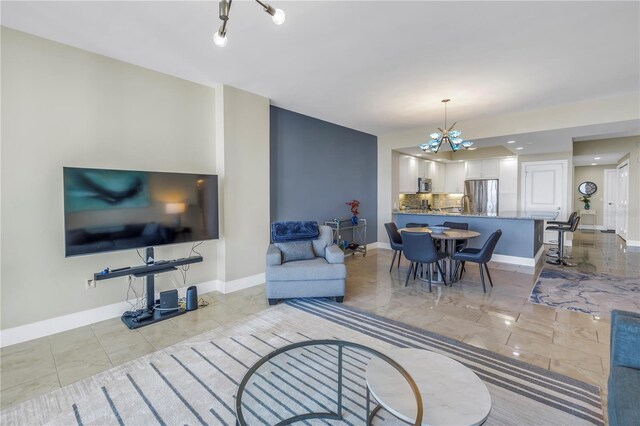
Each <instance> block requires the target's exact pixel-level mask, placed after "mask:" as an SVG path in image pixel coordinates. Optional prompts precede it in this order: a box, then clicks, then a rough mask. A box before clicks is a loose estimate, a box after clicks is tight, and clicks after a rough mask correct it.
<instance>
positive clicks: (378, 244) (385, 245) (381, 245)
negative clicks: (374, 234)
mask: <svg viewBox="0 0 640 426" xmlns="http://www.w3.org/2000/svg"><path fill="white" fill-rule="evenodd" d="M373 249H386V250H391V245H390V244H389V243H383V242H381V241H378V242H375V243H369V244H367V250H373Z"/></svg>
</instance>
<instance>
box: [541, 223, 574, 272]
mask: <svg viewBox="0 0 640 426" xmlns="http://www.w3.org/2000/svg"><path fill="white" fill-rule="evenodd" d="M578 223H580V216H578V215H577V214H576V216H575V217H574V218H573V222H572V223H571V226H563V225H551V226H547V227H546V230H547V231H558V258H557V259H556V260H547V263H548V264H549V265H557V266H569V267H573V266H576V264H575V263H568V262H567V261H566V259H567V258H566V257H565V256H564V233H565V232H575V230H576V229H578Z"/></svg>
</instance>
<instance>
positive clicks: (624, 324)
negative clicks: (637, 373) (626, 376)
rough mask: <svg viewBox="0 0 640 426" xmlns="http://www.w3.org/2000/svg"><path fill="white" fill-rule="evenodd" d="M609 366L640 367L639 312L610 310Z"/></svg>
mask: <svg viewBox="0 0 640 426" xmlns="http://www.w3.org/2000/svg"><path fill="white" fill-rule="evenodd" d="M611 366H612V367H614V366H620V367H629V368H635V369H640V313H635V312H625V311H618V310H614V311H612V312H611Z"/></svg>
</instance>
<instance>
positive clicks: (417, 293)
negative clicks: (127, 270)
mask: <svg viewBox="0 0 640 426" xmlns="http://www.w3.org/2000/svg"><path fill="white" fill-rule="evenodd" d="M572 252H573V255H574V257H575V261H576V262H577V263H578V264H579V266H578V269H579V270H581V271H582V272H595V271H598V272H607V273H612V274H616V275H631V274H635V275H636V276H637V275H640V270H639V268H640V251H632V250H627V249H626V248H625V246H624V243H623V242H622V240H620V239H619V238H618V237H616V236H615V235H613V234H603V233H600V232H598V233H595V234H590V233H586V232H583V233H580V232H578V233H576V238H575V239H574V247H573V249H572ZM390 262H391V252H390V251H388V250H372V251H370V252H369V254H368V255H367V256H366V257H365V258H362V257H361V256H357V257H348V258H347V260H346V264H347V269H348V279H347V295H346V297H345V304H347V305H350V306H355V307H358V308H360V309H364V310H367V311H370V312H373V313H376V314H379V315H382V316H385V317H389V318H392V319H396V320H399V321H402V322H405V323H408V324H412V325H415V326H418V327H422V328H425V329H428V330H431V331H433V332H436V333H440V334H442V335H445V336H448V337H451V338H454V339H457V340H461V341H464V342H467V343H469V344H471V345H474V346H478V347H482V348H485V349H488V350H491V351H494V352H498V353H501V354H503V355H506V356H509V357H512V358H517V359H520V360H522V361H525V362H528V363H531V364H534V365H537V366H539V367H542V368H546V369H549V370H552V371H556V372H559V373H562V374H566V375H568V376H571V377H574V378H576V379H580V380H583V381H586V382H589V383H594V384H596V385H599V386H601V387H602V388H603V398H604V399H605V402H606V378H607V376H608V366H609V321H608V319H607V318H596V317H593V316H590V315H586V314H580V313H575V312H570V311H566V310H561V309H556V308H550V307H546V306H541V305H534V304H531V303H529V302H528V301H527V300H528V297H529V293H530V291H531V288H532V286H533V284H534V280H535V279H536V276H537V272H538V271H539V269H540V267H541V265H538V268H536V271H531V270H527V269H526V268H520V267H513V266H510V265H504V264H494V265H491V269H492V276H493V279H494V283H495V287H493V288H491V289H489V290H488V291H487V293H486V294H484V293H483V292H482V288H481V286H480V284H479V282H478V280H479V273H478V271H477V269H476V268H474V267H473V266H471V267H469V268H468V273H467V275H465V279H464V280H463V281H462V282H460V283H456V284H455V285H454V286H453V287H446V288H443V287H441V286H438V285H436V286H434V288H433V292H432V293H429V292H428V290H427V288H426V285H424V284H422V283H420V282H413V281H409V285H408V286H407V287H404V277H405V274H406V271H407V268H408V264H407V262H406V261H403V263H402V264H401V266H400V269H399V270H398V269H397V268H394V269H393V271H392V272H391V273H389V270H388V269H389V264H390ZM532 272H534V273H533V274H532ZM203 297H204V298H205V299H206V300H207V301H209V302H210V305H209V306H208V307H206V308H203V309H199V310H198V311H196V312H192V313H190V314H187V315H184V316H181V317H178V318H174V319H171V320H167V321H164V322H162V323H159V324H156V325H153V326H149V327H145V328H142V329H139V330H128V329H127V328H126V327H125V326H124V325H123V324H122V322H121V321H120V319H119V318H114V319H112V320H107V321H103V322H100V323H96V324H93V325H91V326H85V327H81V328H78V329H75V330H70V331H67V332H64V333H59V334H56V335H53V336H49V337H44V338H41V339H37V340H33V341H30V342H25V343H21V344H18V345H14V346H10V347H7V348H3V349H2V350H1V355H2V360H1V364H0V375H1V379H2V380H1V383H0V386H1V388H0V390H1V407H2V408H6V407H9V406H11V405H14V404H17V403H19V402H21V401H24V400H27V399H29V398H33V397H35V396H37V395H39V394H42V393H45V392H48V391H51V390H54V389H56V388H59V387H60V386H65V385H67V384H70V383H73V382H75V381H77V380H80V379H83V378H85V377H89V376H91V375H93V374H96V373H98V372H101V371H104V370H106V369H108V368H110V367H112V366H115V365H119V364H122V363H125V362H127V361H130V360H132V359H135V358H137V357H140V356H142V355H145V354H147V353H150V352H153V351H155V350H160V349H162V348H165V347H167V346H170V345H172V344H174V343H177V342H179V341H181V340H184V339H186V338H187V337H189V336H193V335H197V334H200V333H202V332H204V331H207V330H210V329H212V328H214V327H216V326H217V325H220V324H224V323H227V322H230V321H234V320H237V319H240V318H243V317H245V316H248V315H251V314H253V313H256V312H259V311H261V310H264V309H267V308H268V305H267V303H266V300H265V296H264V285H261V286H257V287H253V288H250V289H248V290H244V291H240V292H236V293H231V294H227V295H223V294H218V293H209V294H205V295H203Z"/></svg>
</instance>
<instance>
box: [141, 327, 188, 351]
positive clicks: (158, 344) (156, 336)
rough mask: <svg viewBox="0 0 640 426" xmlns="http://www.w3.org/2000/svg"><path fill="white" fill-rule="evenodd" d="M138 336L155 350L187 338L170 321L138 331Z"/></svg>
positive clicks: (184, 333) (186, 335)
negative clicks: (142, 337)
mask: <svg viewBox="0 0 640 426" xmlns="http://www.w3.org/2000/svg"><path fill="white" fill-rule="evenodd" d="M139 330H140V334H142V336H144V338H145V339H146V340H147V341H148V342H149V343H151V345H153V347H154V348H156V349H163V348H166V347H167V346H171V345H173V344H175V343H178V342H181V341H183V340H186V339H187V338H188V337H189V334H187V333H186V332H185V331H184V330H181V329H180V327H178V325H177V324H175V323H174V322H172V321H162V322H159V323H157V324H152V325H149V326H146V327H142V328H140V329H139Z"/></svg>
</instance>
